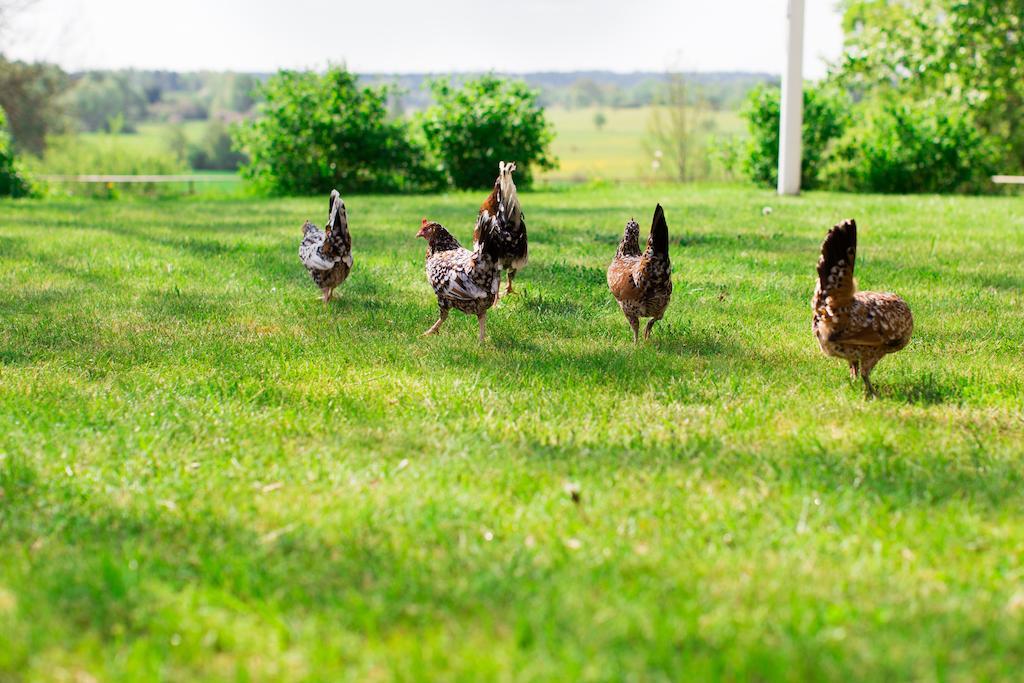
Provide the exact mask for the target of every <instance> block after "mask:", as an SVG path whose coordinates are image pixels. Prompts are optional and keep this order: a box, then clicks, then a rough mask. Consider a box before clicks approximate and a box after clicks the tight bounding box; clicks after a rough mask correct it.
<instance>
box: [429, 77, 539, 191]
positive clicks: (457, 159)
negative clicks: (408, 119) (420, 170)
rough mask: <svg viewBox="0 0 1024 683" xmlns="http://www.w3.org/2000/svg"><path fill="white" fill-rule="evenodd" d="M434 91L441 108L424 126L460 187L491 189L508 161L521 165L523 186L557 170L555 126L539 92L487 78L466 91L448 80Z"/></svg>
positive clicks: (436, 107) (519, 173)
mask: <svg viewBox="0 0 1024 683" xmlns="http://www.w3.org/2000/svg"><path fill="white" fill-rule="evenodd" d="M430 87H431V90H432V91H433V95H434V101H435V104H434V106H432V107H430V108H429V109H427V110H426V111H425V112H423V114H421V115H420V117H419V121H420V125H421V126H422V129H423V134H424V135H425V137H426V139H427V144H428V145H429V146H430V149H431V151H432V152H433V153H434V154H435V155H436V156H437V158H438V159H439V160H440V161H441V166H442V168H443V169H444V171H445V173H447V175H448V177H449V179H450V180H451V182H452V183H453V184H454V185H455V186H456V187H459V188H467V189H468V188H474V189H475V188H486V187H490V186H491V185H492V184H493V183H494V178H495V175H496V174H497V169H498V162H499V161H502V160H504V161H515V162H516V167H517V176H516V184H517V185H519V186H521V187H528V186H529V185H530V183H531V181H532V179H533V174H532V172H533V171H534V170H535V169H549V168H555V167H556V159H555V158H554V157H553V156H552V155H551V152H550V149H549V148H550V145H551V140H552V139H553V138H554V132H553V129H552V126H551V124H550V123H549V122H548V120H547V118H546V117H545V116H544V110H543V108H541V106H540V104H539V103H538V101H537V97H538V95H537V93H536V92H535V91H533V90H531V89H530V88H529V87H527V85H526V84H525V83H523V82H522V81H509V80H504V79H500V78H496V77H494V76H483V77H481V78H478V79H475V80H471V81H467V82H466V83H464V84H463V85H462V87H460V88H456V87H454V86H453V85H452V84H451V82H450V81H446V80H436V81H433V82H432V83H431V84H430Z"/></svg>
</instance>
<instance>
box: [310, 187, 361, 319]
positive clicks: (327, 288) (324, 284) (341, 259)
mask: <svg viewBox="0 0 1024 683" xmlns="http://www.w3.org/2000/svg"><path fill="white" fill-rule="evenodd" d="M299 259H300V260H301V261H302V265H304V266H306V270H308V271H309V275H310V277H312V278H313V282H314V283H316V286H317V287H319V288H320V292H321V293H322V295H323V301H324V303H325V304H326V303H327V302H328V301H330V300H331V296H332V295H333V294H334V288H335V287H338V286H340V285H341V283H342V282H344V281H345V278H347V277H348V274H349V272H350V271H351V270H352V236H351V235H349V232H348V216H347V214H346V213H345V202H343V201H342V199H341V195H340V194H338V191H337V190H332V191H331V199H330V207H329V211H328V214H327V224H326V225H325V226H324V231H323V232H321V231H320V229H319V228H317V227H316V226H315V225H313V224H312V223H310V222H309V221H306V223H305V225H303V226H302V243H301V244H300V245H299Z"/></svg>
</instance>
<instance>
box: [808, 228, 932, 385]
mask: <svg viewBox="0 0 1024 683" xmlns="http://www.w3.org/2000/svg"><path fill="white" fill-rule="evenodd" d="M856 257H857V224H856V223H855V222H854V221H852V220H846V221H843V222H842V223H840V224H839V225H837V226H835V227H834V228H832V229H831V230H829V232H828V236H827V237H825V241H824V242H823V243H822V245H821V257H820V258H819V259H818V283H817V286H816V287H815V289H814V298H812V299H811V309H812V310H813V313H814V320H813V322H812V323H811V329H812V330H813V331H814V337H815V338H816V339H817V340H818V345H819V346H820V347H821V350H822V351H823V352H824V353H825V355H826V356H833V357H835V358H842V359H844V360H845V361H847V362H848V363H849V364H850V378H851V379H856V378H857V377H860V378H861V379H862V380H864V391H865V394H866V395H867V396H872V395H873V394H874V393H875V390H874V387H872V386H871V380H870V379H869V378H870V375H871V370H872V369H874V367H875V365H876V364H877V363H878V361H880V360H881V359H882V357H883V356H885V355H887V354H890V353H895V352H896V351H899V350H900V349H902V348H904V347H905V346H906V345H907V344H908V343H910V333H911V332H912V331H913V329H914V318H913V316H912V315H911V314H910V307H909V306H907V303H906V302H905V301H904V300H903V299H901V298H900V297H898V296H896V295H895V294H890V293H888V292H858V291H857V282H856V280H854V279H853V264H854V261H855V260H856Z"/></svg>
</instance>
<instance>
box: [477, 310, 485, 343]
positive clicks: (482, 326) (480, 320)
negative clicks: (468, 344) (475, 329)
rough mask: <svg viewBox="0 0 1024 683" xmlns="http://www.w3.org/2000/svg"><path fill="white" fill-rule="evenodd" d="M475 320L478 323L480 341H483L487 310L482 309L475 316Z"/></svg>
mask: <svg viewBox="0 0 1024 683" xmlns="http://www.w3.org/2000/svg"><path fill="white" fill-rule="evenodd" d="M476 319H477V322H478V323H479V324H480V343H481V344H483V343H484V337H485V336H486V335H487V311H484V312H483V313H481V314H480V315H478V316H477V317H476Z"/></svg>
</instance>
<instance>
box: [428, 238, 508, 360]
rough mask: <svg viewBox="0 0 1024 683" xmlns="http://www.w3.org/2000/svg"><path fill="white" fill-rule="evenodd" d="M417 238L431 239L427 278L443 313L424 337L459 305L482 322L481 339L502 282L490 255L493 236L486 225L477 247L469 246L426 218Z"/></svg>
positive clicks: (433, 331)
mask: <svg viewBox="0 0 1024 683" xmlns="http://www.w3.org/2000/svg"><path fill="white" fill-rule="evenodd" d="M416 236H417V237H422V238H424V239H425V240H427V281H428V282H430V286H431V287H433V288H434V293H435V294H436V295H437V307H438V308H439V309H440V316H439V317H438V319H437V322H436V323H434V324H433V325H432V326H431V328H430V329H429V330H427V331H426V332H424V336H427V335H431V334H436V333H437V331H438V329H440V327H441V324H442V323H443V322H444V321H445V320H446V319H447V318H448V311H450V310H451V309H453V308H455V309H457V310H460V311H462V312H463V313H468V314H470V315H475V316H476V317H477V320H478V321H479V325H480V341H481V342H483V341H484V337H485V334H486V330H487V310H488V309H489V308H490V307H491V306H493V305H494V302H495V300H496V299H497V295H498V287H499V286H500V285H501V270H500V269H499V268H498V264H497V262H496V261H495V260H494V259H493V258H492V257H491V256H490V255H489V249H488V247H489V245H490V241H491V238H492V235H491V232H490V229H489V228H488V227H487V226H485V227H484V229H483V230H481V232H480V240H479V241H478V242H477V243H476V244H475V245H474V247H473V250H472V251H470V250H469V249H466V248H465V247H463V246H462V245H461V244H459V241H458V240H457V239H455V237H453V236H452V234H451V233H450V232H448V231H447V230H445V228H444V226H443V225H441V224H440V223H434V222H431V221H428V220H427V219H426V218H424V219H423V223H422V225H421V226H420V231H419V232H418V233H416Z"/></svg>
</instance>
